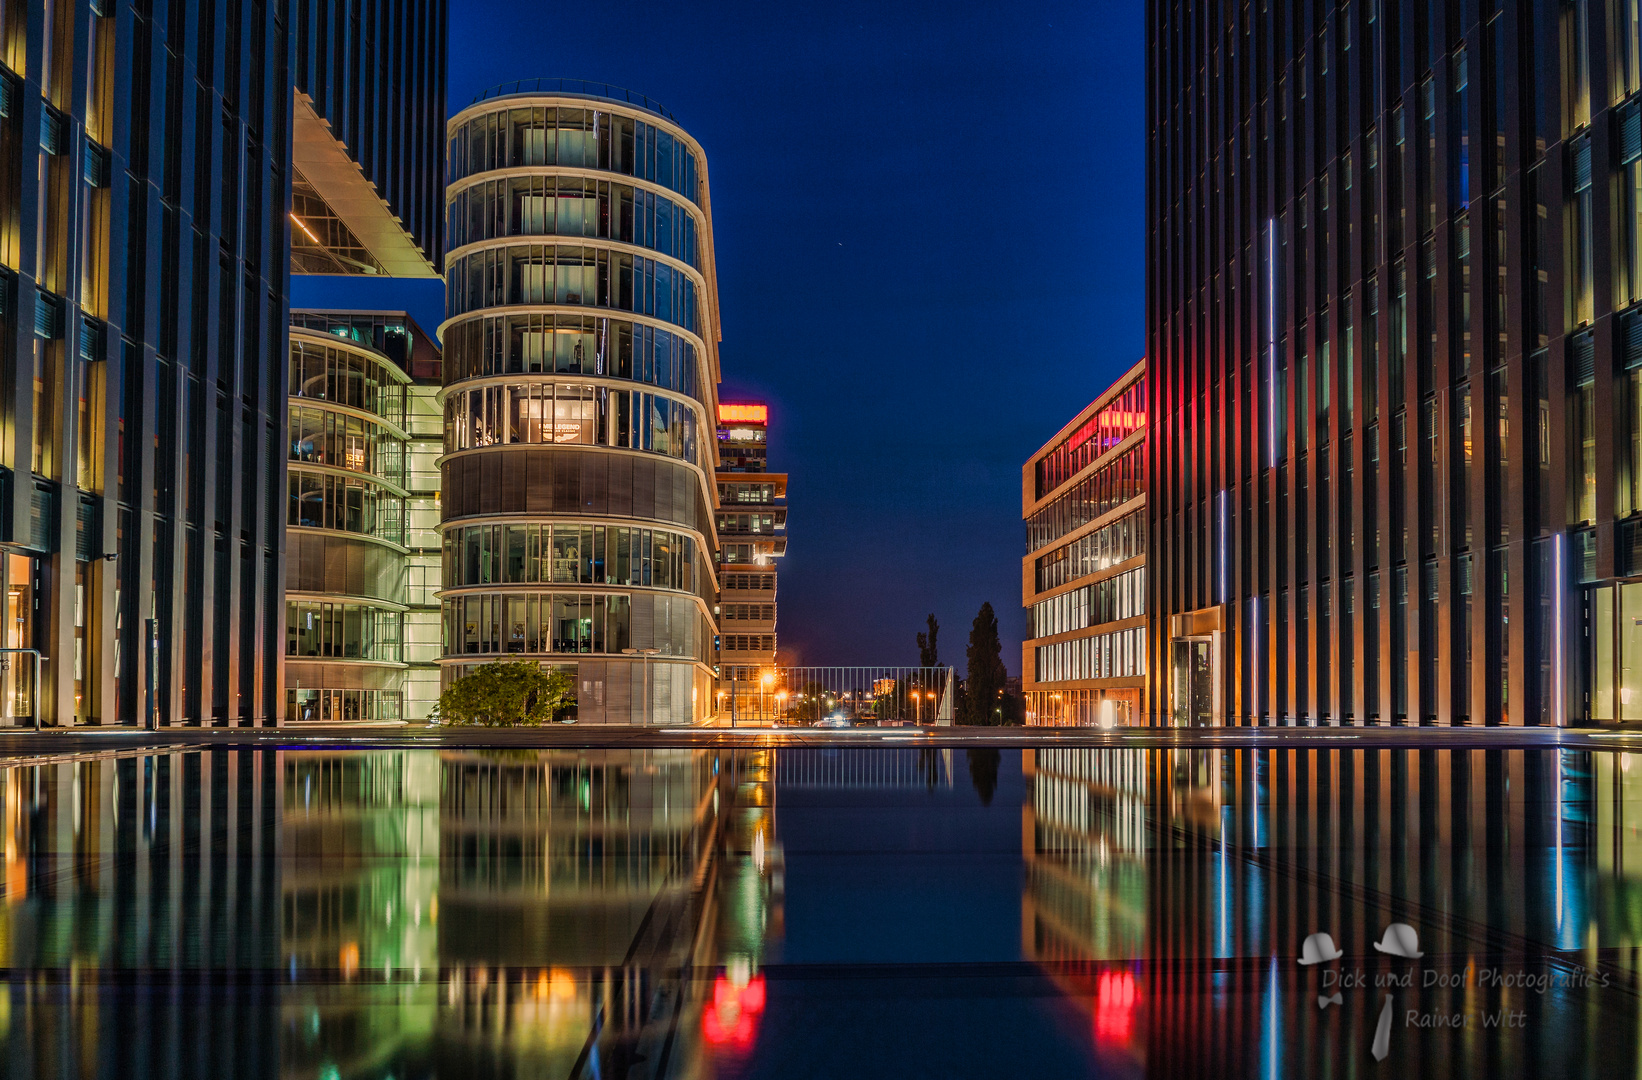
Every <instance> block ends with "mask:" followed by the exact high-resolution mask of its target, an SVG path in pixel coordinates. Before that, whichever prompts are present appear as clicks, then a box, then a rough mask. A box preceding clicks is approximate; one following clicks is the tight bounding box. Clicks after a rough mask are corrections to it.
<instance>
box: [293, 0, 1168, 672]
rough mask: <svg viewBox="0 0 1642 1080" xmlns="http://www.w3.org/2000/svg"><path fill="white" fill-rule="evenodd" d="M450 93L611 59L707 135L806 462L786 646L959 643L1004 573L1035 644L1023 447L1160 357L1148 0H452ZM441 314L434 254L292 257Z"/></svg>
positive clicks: (786, 423) (722, 253) (789, 433)
mask: <svg viewBox="0 0 1642 1080" xmlns="http://www.w3.org/2000/svg"><path fill="white" fill-rule="evenodd" d="M450 30H451V34H450V45H451V54H450V108H451V111H452V112H455V111H456V110H458V109H460V108H462V107H463V106H465V105H467V104H468V103H469V102H470V101H471V100H472V99H473V97H474V95H475V94H477V93H478V92H479V91H481V90H483V89H485V88H486V87H489V86H493V85H495V84H496V83H499V82H503V81H509V80H513V79H521V78H534V77H537V76H564V77H569V78H583V79H592V80H598V81H602V82H609V83H613V84H615V85H618V86H625V87H627V88H629V89H632V90H636V91H639V92H641V93H644V94H647V95H649V96H650V97H651V98H653V99H655V100H657V101H660V102H661V103H662V104H663V105H664V106H665V107H666V108H667V109H668V110H670V111H671V112H672V113H673V114H674V115H675V116H676V117H677V118H678V121H679V123H680V124H681V125H682V126H683V127H684V128H685V129H686V130H688V131H689V132H690V133H691V134H692V135H694V136H695V137H696V138H697V139H698V140H699V141H700V142H701V144H702V145H703V147H705V149H706V152H707V160H708V177H709V181H710V184H711V195H712V208H713V229H714V234H715V236H716V242H717V260H718V282H719V295H720V302H721V308H722V321H723V333H724V340H723V342H722V344H721V358H722V363H723V372H724V382H723V385H722V386H721V387H720V395H721V397H722V399H724V400H737V399H745V398H762V399H765V400H768V401H769V403H770V412H771V425H772V429H773V430H772V432H771V439H770V459H771V468H773V469H776V470H780V471H786V472H790V473H791V474H792V479H791V483H790V486H789V489H788V496H789V498H788V502H789V505H790V507H791V512H790V525H789V528H788V539H789V552H790V553H789V554H788V556H787V557H786V559H785V560H784V561H783V562H782V563H781V564H780V572H781V584H780V594H779V599H780V605H781V616H780V626H779V632H780V637H781V645H782V651H783V653H786V654H791V660H792V662H794V663H801V664H915V663H916V662H917V658H918V653H917V647H916V643H915V640H914V635H915V634H916V633H917V632H918V631H919V630H920V629H922V628H923V621H924V616H925V614H926V613H928V612H934V613H935V615H936V617H937V618H938V619H940V621H941V627H942V634H941V646H942V648H941V655H942V659H943V660H945V661H947V662H949V663H951V662H956V663H958V664H959V665H960V666H961V665H962V663H963V649H964V644H965V641H966V640H967V637H968V633H969V626H970V622H971V621H972V620H973V618H974V616H975V612H976V610H977V609H978V608H979V607H980V605H981V602H982V601H987V600H989V601H991V602H992V605H993V607H994V608H995V609H997V611H998V613H999V621H1000V623H1001V627H1002V631H1003V640H1004V662H1005V663H1006V664H1007V665H1008V667H1009V670H1010V673H1011V674H1015V675H1018V674H1019V673H1020V671H1019V668H1020V640H1021V638H1022V637H1023V636H1024V630H1025V618H1024V615H1023V613H1022V611H1021V607H1020V572H1021V571H1020V566H1021V556H1022V554H1023V551H1022V548H1023V539H1022V528H1021V522H1020V467H1021V463H1022V462H1023V461H1024V460H1025V459H1026V457H1027V455H1029V454H1030V453H1031V452H1032V451H1033V450H1035V449H1037V448H1038V447H1039V446H1040V445H1042V444H1043V442H1045V441H1046V440H1047V439H1048V438H1049V437H1050V436H1051V435H1053V434H1054V433H1055V432H1056V431H1057V430H1058V429H1059V428H1060V427H1061V425H1063V424H1064V423H1065V422H1066V421H1067V420H1069V419H1071V417H1072V416H1073V414H1075V413H1076V412H1077V410H1078V409H1080V408H1082V407H1083V406H1084V405H1086V404H1087V403H1088V402H1089V401H1090V400H1091V399H1092V398H1093V397H1094V396H1095V395H1096V394H1098V393H1099V392H1100V391H1101V390H1102V389H1104V388H1105V387H1106V386H1107V385H1108V384H1109V383H1110V382H1111V381H1112V380H1113V379H1114V378H1116V377H1117V376H1118V375H1119V374H1121V373H1122V372H1123V371H1124V370H1126V369H1127V368H1128V367H1129V366H1130V365H1131V364H1133V363H1134V362H1135V361H1136V360H1138V359H1139V358H1140V356H1141V352H1142V347H1143V333H1142V325H1141V304H1142V301H1143V298H1144V286H1143V282H1142V267H1143V256H1144V253H1143V249H1142V218H1143V212H1144V209H1145V207H1144V198H1145V196H1144V189H1143V177H1144V169H1145V159H1144V145H1143V137H1144V108H1145V106H1144V97H1143V93H1144V68H1143V64H1144V59H1145V56H1144V43H1143V9H1142V6H1141V5H1140V4H1139V3H1129V4H1114V3H1092V4H1091V3H1066V4H1061V3H1048V4H1032V5H1023V4H1020V3H996V4H953V3H941V4H928V5H924V4H911V3H883V2H873V3H859V2H853V0H851V2H840V3H825V4H813V5H805V6H802V7H801V6H798V5H794V4H771V3H767V2H763V3H752V2H748V3H677V2H676V3H671V4H660V3H654V4H652V3H623V2H619V0H616V2H605V3H599V4H578V5H551V6H547V5H542V6H537V5H528V4H521V3H519V2H517V0H508V2H478V0H470V2H463V0H452V3H451V27H450ZM292 302H293V304H295V305H298V306H302V305H307V306H327V307H352V306H369V307H391V308H406V309H409V310H410V311H411V313H412V315H413V316H414V317H415V318H416V319H417V321H418V322H421V323H422V324H423V325H424V326H425V327H426V328H427V329H428V330H430V331H432V330H433V329H435V328H436V327H437V326H438V323H439V322H440V320H441V318H442V317H443V288H442V286H441V285H440V284H439V283H437V282H402V281H398V282H396V281H387V282H355V281H353V280H350V279H335V278H296V279H294V281H293V285H292Z"/></svg>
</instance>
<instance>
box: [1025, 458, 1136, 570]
mask: <svg viewBox="0 0 1642 1080" xmlns="http://www.w3.org/2000/svg"><path fill="white" fill-rule="evenodd" d="M1097 460H1099V459H1097ZM1145 476H1146V448H1145V447H1144V446H1135V447H1133V448H1131V449H1128V450H1125V451H1123V452H1122V453H1120V454H1116V455H1114V456H1112V457H1110V458H1108V459H1104V460H1101V461H1100V466H1099V468H1096V469H1094V470H1092V471H1091V472H1090V473H1089V474H1088V475H1087V476H1085V477H1084V478H1083V479H1081V480H1079V481H1078V482H1077V484H1076V485H1075V486H1073V487H1071V488H1069V489H1068V490H1066V491H1064V492H1062V493H1061V494H1060V495H1058V496H1056V497H1055V498H1054V499H1053V500H1052V501H1051V502H1049V503H1048V504H1047V505H1045V506H1043V507H1041V508H1039V509H1038V510H1037V511H1036V512H1034V513H1033V514H1032V516H1031V517H1029V518H1028V519H1027V521H1026V546H1027V550H1029V551H1036V550H1038V549H1039V548H1041V547H1043V546H1044V545H1045V544H1050V543H1053V542H1054V541H1056V540H1059V539H1060V538H1061V537H1063V536H1065V535H1066V534H1067V533H1069V532H1073V531H1075V530H1077V529H1081V528H1082V527H1083V526H1085V525H1087V524H1089V523H1090V522H1092V521H1094V520H1096V519H1098V518H1101V517H1104V516H1105V515H1107V514H1109V513H1111V512H1112V511H1113V510H1116V509H1117V508H1118V507H1120V506H1122V505H1123V504H1124V503H1126V502H1128V501H1129V500H1130V499H1133V498H1135V497H1136V496H1137V495H1139V494H1140V493H1141V492H1142V491H1144V490H1145Z"/></svg>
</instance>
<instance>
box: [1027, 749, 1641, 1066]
mask: <svg viewBox="0 0 1642 1080" xmlns="http://www.w3.org/2000/svg"><path fill="white" fill-rule="evenodd" d="M1026 754H1027V757H1026V761H1025V771H1026V775H1027V779H1028V790H1029V796H1028V805H1027V806H1026V807H1025V809H1024V811H1023V829H1022V832H1023V847H1024V855H1025V859H1026V864H1027V866H1026V878H1025V880H1026V885H1025V889H1024V895H1023V898H1022V940H1023V947H1024V949H1025V952H1026V954H1027V956H1028V957H1029V958H1032V959H1034V960H1036V961H1037V962H1038V963H1039V964H1040V965H1041V966H1042V967H1043V968H1044V970H1045V971H1046V973H1047V974H1048V975H1050V976H1051V977H1052V978H1053V979H1054V980H1055V981H1056V982H1057V983H1058V984H1059V985H1060V987H1061V989H1062V991H1063V992H1064V993H1066V994H1067V995H1069V996H1070V997H1072V998H1073V999H1075V1000H1076V1001H1078V1002H1079V1003H1080V1005H1081V1007H1082V1008H1083V1009H1084V1010H1085V1011H1086V1013H1087V1016H1088V1020H1089V1024H1090V1038H1091V1040H1092V1042H1093V1044H1094V1049H1095V1052H1096V1053H1097V1055H1100V1056H1104V1057H1114V1060H1127V1061H1128V1062H1130V1063H1131V1064H1132V1065H1138V1066H1141V1067H1142V1068H1143V1070H1144V1071H1145V1072H1146V1073H1148V1074H1150V1075H1156V1076H1194V1075H1205V1076H1207V1075H1215V1076H1218V1075H1247V1074H1256V1073H1258V1074H1259V1075H1263V1076H1268V1075H1283V1076H1288V1075H1306V1076H1311V1075H1327V1074H1337V1075H1346V1074H1349V1073H1351V1072H1352V1071H1355V1070H1357V1069H1365V1068H1368V1067H1372V1066H1375V1062H1374V1060H1373V1059H1372V1058H1371V1057H1370V1056H1369V1048H1370V1046H1371V1044H1372V1042H1373V1039H1374V1035H1375V1030H1376V1025H1377V1021H1378V1018H1379V1014H1380V1011H1381V1008H1382V1006H1383V1003H1384V999H1385V995H1386V993H1387V992H1388V990H1387V989H1386V988H1376V987H1375V985H1374V983H1375V980H1376V978H1377V977H1380V978H1383V977H1385V976H1388V975H1393V974H1394V975H1399V976H1401V975H1404V974H1406V975H1408V976H1409V978H1410V981H1411V982H1412V984H1413V985H1412V986H1411V987H1408V988H1403V987H1395V988H1393V989H1391V990H1390V991H1389V992H1391V993H1392V994H1393V998H1394V1010H1393V1011H1394V1017H1395V1020H1396V1022H1395V1023H1394V1024H1393V1026H1392V1032H1391V1038H1390V1058H1389V1060H1388V1061H1386V1062H1385V1063H1384V1064H1385V1067H1387V1068H1388V1069H1396V1070H1399V1071H1401V1072H1402V1073H1404V1074H1412V1075H1419V1076H1450V1075H1484V1074H1497V1073H1501V1072H1511V1073H1516V1072H1521V1073H1522V1074H1524V1075H1575V1076H1604V1075H1614V1074H1615V1073H1616V1072H1619V1071H1623V1072H1626V1073H1631V1072H1635V1071H1637V1066H1638V1062H1639V1060H1642V1058H1639V1055H1642V1043H1639V1041H1638V1015H1639V1011H1642V1006H1639V995H1638V956H1639V947H1642V835H1639V833H1638V828H1639V826H1642V806H1639V805H1638V802H1639V800H1642V761H1639V762H1637V763H1636V764H1634V765H1633V764H1632V762H1631V761H1630V759H1629V757H1628V756H1627V755H1612V754H1586V753H1573V752H1561V751H1523V750H1475V751H1466V750H1452V751H1451V750H1430V751H1361V750H1322V751H1317V750H1303V751H1302V750H1286V749H1284V750H1254V751H1246V750H1228V751H1203V750H1195V751H1172V750H1158V751H1140V750H1134V751H1127V750H1046V751H1038V752H1037V753H1035V754H1034V753H1033V752H1031V751H1027V752H1026ZM1633 773H1634V775H1635V776H1636V779H1632V776H1633ZM1392 922H1406V923H1409V924H1410V925H1412V926H1414V927H1416V928H1417V931H1418V934H1419V942H1420V946H1419V947H1420V948H1421V949H1422V950H1423V952H1424V956H1423V957H1422V958H1420V959H1418V960H1403V959H1396V958H1393V957H1390V956H1387V955H1384V954H1382V953H1380V952H1378V951H1376V950H1375V948H1374V947H1373V946H1374V943H1375V942H1376V941H1377V940H1379V939H1380V935H1381V933H1382V931H1383V929H1384V927H1385V926H1387V925H1388V924H1389V923H1392ZM1315 931H1327V932H1329V933H1330V934H1331V936H1332V937H1333V939H1334V940H1335V941H1336V942H1338V943H1339V947H1340V948H1341V949H1342V950H1343V952H1344V954H1345V955H1344V956H1343V957H1342V958H1341V959H1340V960H1339V961H1336V962H1334V963H1325V964H1319V965H1315V966H1311V967H1303V966H1301V965H1299V964H1298V963H1297V962H1296V961H1297V959H1298V957H1299V956H1300V953H1301V946H1302V943H1303V942H1304V940H1305V938H1306V937H1307V935H1308V934H1310V933H1313V932H1315ZM1329 970H1333V971H1337V972H1338V971H1361V972H1362V973H1363V974H1364V977H1365V980H1366V981H1367V983H1368V985H1367V986H1366V987H1364V988H1344V989H1342V988H1341V987H1340V986H1338V985H1335V986H1331V987H1325V986H1324V983H1323V980H1324V977H1325V976H1324V973H1325V972H1326V971H1329ZM1485 970H1486V971H1491V972H1498V973H1501V974H1502V975H1505V976H1511V977H1512V978H1501V979H1499V980H1498V981H1499V982H1501V983H1505V982H1509V981H1515V982H1517V983H1519V984H1520V983H1523V982H1527V983H1528V985H1527V986H1526V987H1524V986H1521V985H1518V986H1514V987H1513V986H1504V985H1482V981H1483V980H1482V973H1483V972H1484V971H1485ZM1467 972H1469V973H1468V974H1467ZM1456 973H1457V974H1458V978H1455V975H1456ZM1448 980H1452V981H1453V982H1454V983H1455V985H1452V986H1443V985H1442V982H1444V981H1448ZM1428 983H1429V984H1430V985H1427V984H1428ZM1325 989H1327V990H1328V993H1329V995H1332V994H1333V993H1334V992H1335V991H1336V990H1340V992H1341V1002H1340V1003H1339V1004H1338V1005H1335V1003H1334V1002H1332V1001H1330V1002H1329V1003H1328V1007H1327V1008H1319V1005H1318V1001H1317V999H1318V997H1319V995H1321V994H1322V992H1323V991H1324V990H1325ZM1410 1010H1412V1011H1413V1012H1414V1013H1415V1014H1416V1017H1417V1018H1418V1019H1419V1020H1420V1021H1421V1022H1422V1023H1430V1024H1440V1023H1443V1022H1444V1021H1443V1020H1442V1019H1441V1018H1443V1017H1447V1018H1449V1019H1448V1020H1447V1021H1446V1022H1447V1023H1454V1024H1458V1025H1459V1026H1458V1027H1441V1026H1430V1027H1410V1026H1408V1024H1407V1022H1406V1017H1407V1014H1408V1012H1409V1011H1410ZM1513 1013H1514V1014H1515V1018H1514V1020H1511V1021H1510V1022H1511V1023H1513V1024H1514V1026H1513V1027H1512V1028H1511V1029H1510V1030H1503V1029H1502V1030H1489V1028H1488V1027H1487V1024H1488V1021H1489V1020H1490V1019H1493V1020H1495V1022H1498V1023H1502V1024H1503V1023H1506V1022H1507V1021H1506V1019H1504V1018H1505V1017H1506V1016H1507V1015H1508V1014H1513ZM1468 1014H1469V1020H1467V1019H1466V1017H1467V1015H1468ZM1455 1018H1458V1019H1455Z"/></svg>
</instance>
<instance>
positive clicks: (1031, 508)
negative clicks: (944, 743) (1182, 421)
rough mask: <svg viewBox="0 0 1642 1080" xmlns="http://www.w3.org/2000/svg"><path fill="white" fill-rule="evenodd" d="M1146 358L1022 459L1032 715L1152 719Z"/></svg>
mask: <svg viewBox="0 0 1642 1080" xmlns="http://www.w3.org/2000/svg"><path fill="white" fill-rule="evenodd" d="M1145 432H1146V363H1145V361H1141V362H1140V363H1138V364H1136V365H1135V366H1134V367H1132V368H1130V369H1129V370H1128V371H1127V372H1125V373H1124V375H1123V377H1122V378H1120V379H1119V380H1118V381H1117V382H1115V383H1113V384H1112V386H1111V387H1110V388H1109V389H1108V390H1106V392H1105V393H1103V394H1101V395H1100V396H1099V397H1098V398H1096V399H1095V400H1094V401H1093V402H1091V403H1090V404H1089V406H1088V407H1087V408H1085V409H1084V410H1083V411H1082V412H1080V413H1078V414H1077V416H1075V417H1073V418H1072V420H1071V422H1070V423H1068V424H1067V425H1066V426H1065V427H1063V428H1061V429H1060V431H1059V432H1057V433H1056V434H1055V437H1054V438H1053V439H1050V440H1049V441H1048V442H1047V443H1045V444H1044V446H1043V448H1042V449H1041V450H1039V451H1038V452H1037V453H1035V454H1033V455H1032V457H1031V458H1030V459H1028V460H1027V462H1026V464H1025V465H1024V466H1022V468H1021V517H1022V518H1024V519H1025V522H1026V556H1025V558H1023V559H1022V560H1021V602H1022V604H1023V605H1024V606H1025V608H1026V610H1027V616H1028V619H1029V633H1028V636H1027V639H1026V640H1025V641H1023V642H1022V643H1021V690H1022V692H1023V693H1025V695H1026V722H1027V723H1028V724H1033V725H1045V726H1059V725H1084V726H1087V725H1099V726H1102V727H1113V726H1116V725H1121V724H1133V723H1139V722H1141V717H1142V716H1143V703H1144V701H1145V685H1146V505H1147V494H1146V441H1145V439H1146V435H1145Z"/></svg>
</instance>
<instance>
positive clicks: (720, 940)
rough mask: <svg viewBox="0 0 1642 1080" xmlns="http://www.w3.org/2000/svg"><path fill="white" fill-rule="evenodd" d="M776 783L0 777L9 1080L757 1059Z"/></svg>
mask: <svg viewBox="0 0 1642 1080" xmlns="http://www.w3.org/2000/svg"><path fill="white" fill-rule="evenodd" d="M772 772H773V769H772V762H771V755H770V754H769V753H768V752H745V753H738V754H733V755H720V754H715V753H712V752H708V751H689V750H659V751H653V752H630V751H602V752H601V751H585V752H574V751H572V752H542V753H536V752H523V753H521V752H516V751H513V752H510V751H499V752H491V753H447V754H444V755H440V754H438V753H436V752H432V751H407V752H398V751H384V752H348V753H334V754H327V753H311V752H292V751H217V752H210V753H197V752H195V753H173V754H157V755H128V756H127V755H110V756H106V757H96V758H88V759H81V760H73V761H68V760H65V761H63V762H60V763H55V762H54V763H52V764H44V765H30V766H24V767H16V768H9V769H0V791H3V805H4V814H5V818H4V825H5V831H4V851H3V859H4V864H5V875H4V903H3V906H0V964H3V965H4V967H5V969H6V975H7V987H6V992H5V993H4V994H0V1042H3V1045H4V1053H3V1056H0V1062H3V1071H4V1073H5V1074H7V1075H33V1076H62V1077H68V1076H74V1077H84V1076H110V1077H113V1076H119V1077H126V1076H156V1077H161V1076H163V1077H174V1076H199V1077H211V1078H212V1080H217V1078H220V1077H222V1076H236V1077H237V1076H269V1077H272V1076H282V1077H320V1078H324V1080H330V1078H342V1077H390V1076H392V1077H417V1076H475V1075H490V1074H502V1075H546V1076H576V1075H583V1076H599V1077H609V1076H623V1075H628V1074H629V1069H630V1067H632V1066H634V1065H636V1064H638V1063H646V1064H644V1066H643V1068H642V1069H641V1070H640V1071H639V1072H635V1073H634V1074H633V1075H640V1074H643V1075H661V1074H662V1073H668V1074H671V1075H687V1074H690V1073H700V1072H710V1071H711V1070H712V1069H713V1067H714V1063H715V1061H718V1060H719V1059H720V1058H726V1057H728V1058H734V1057H735V1056H736V1055H738V1054H744V1053H745V1052H746V1051H747V1050H748V1049H749V1048H750V1046H751V1044H752V1042H753V1040H754V1039H755V1038H756V1033H757V1019H758V1014H759V1013H760V1012H761V1011H762V993H763V977H762V970H761V967H762V963H763V959H764V949H765V942H766V941H767V940H770V938H771V936H772V935H777V934H779V932H780V927H781V888H782V865H783V864H782V854H781V846H780V843H779V842H778V840H777V839H776V832H775V805H774V796H773V787H772V784H771V776H772ZM656 1070H660V1071H659V1072H658V1071H656Z"/></svg>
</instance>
